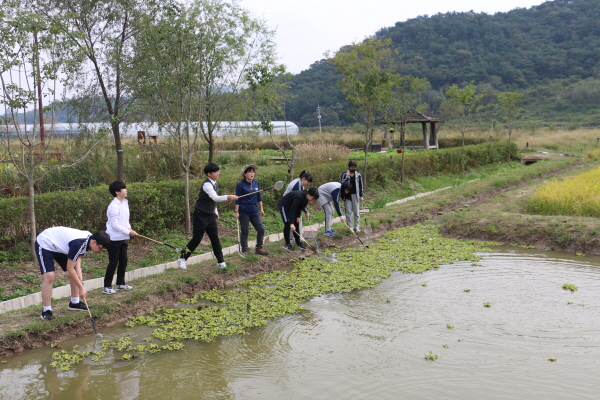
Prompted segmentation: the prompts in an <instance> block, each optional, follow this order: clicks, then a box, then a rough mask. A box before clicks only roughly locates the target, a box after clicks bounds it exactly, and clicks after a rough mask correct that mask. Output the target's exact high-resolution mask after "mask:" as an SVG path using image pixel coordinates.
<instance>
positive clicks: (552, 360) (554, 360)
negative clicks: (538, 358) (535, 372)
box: [548, 357, 556, 362]
mask: <svg viewBox="0 0 600 400" xmlns="http://www.w3.org/2000/svg"><path fill="white" fill-rule="evenodd" d="M548 361H550V362H556V358H554V357H550V358H549V359H548Z"/></svg>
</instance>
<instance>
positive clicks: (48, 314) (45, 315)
mask: <svg viewBox="0 0 600 400" xmlns="http://www.w3.org/2000/svg"><path fill="white" fill-rule="evenodd" d="M40 318H41V319H43V320H46V321H52V320H53V319H54V317H53V316H52V310H48V311H42V315H40Z"/></svg>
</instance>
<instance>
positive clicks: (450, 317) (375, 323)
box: [0, 247, 600, 400]
mask: <svg viewBox="0 0 600 400" xmlns="http://www.w3.org/2000/svg"><path fill="white" fill-rule="evenodd" d="M495 251H496V252H495V253H491V254H485V255H484V257H483V259H482V260H481V261H480V262H479V263H478V265H471V263H470V262H461V263H456V264H453V265H445V266H442V267H441V268H440V269H438V270H432V271H429V272H426V273H424V274H420V275H412V274H402V273H395V274H394V275H392V277H391V278H390V279H387V280H385V281H384V282H382V283H381V284H380V285H379V286H378V287H376V288H374V289H372V290H363V291H355V292H353V293H350V294H343V295H327V296H322V297H319V298H316V299H313V300H312V301H310V302H309V303H307V304H306V307H307V310H306V311H303V312H301V313H299V314H296V315H292V316H288V317H285V318H280V319H278V320H276V321H273V322H272V323H270V324H269V325H268V326H267V327H265V328H261V329H255V330H252V331H251V333H250V334H249V335H246V336H233V337H227V338H223V339H221V340H218V341H217V342H215V343H196V342H186V347H185V349H184V350H183V351H180V352H164V353H158V354H148V355H144V356H143V357H142V358H140V359H136V360H132V361H120V360H118V356H120V355H118V354H116V353H109V354H108V355H107V357H105V365H103V366H102V365H99V364H98V363H83V364H80V365H79V366H77V367H76V368H75V369H73V370H72V371H69V372H57V371H56V369H54V368H50V367H49V366H48V364H49V362H50V358H51V354H52V352H53V351H54V349H51V348H45V349H39V350H35V351H30V352H27V353H25V354H22V355H19V356H18V357H13V358H12V359H9V362H8V363H6V364H2V365H0V399H3V400H4V399H103V400H104V399H160V400H164V399H216V398H219V399H401V398H407V399H457V398H460V399H482V398H485V399H533V398H536V399H574V398H578V399H582V398H589V399H592V398H594V399H595V398H598V397H599V396H600V378H598V374H599V373H600V318H599V317H600V307H599V304H600V301H599V297H600V258H592V257H575V256H572V255H569V254H565V253H554V252H540V251H538V250H524V249H515V248H509V247H496V248H495ZM565 283H569V284H574V285H576V286H577V287H578V288H579V290H578V291H576V292H574V293H571V292H569V291H565V290H563V289H562V285H563V284H565ZM465 289H470V291H469V292H466V291H465ZM484 303H490V305H491V307H489V308H486V307H484ZM448 324H449V325H451V326H453V327H454V328H453V329H449V328H448V326H447V325H448ZM147 329H148V328H143V327H141V328H140V327H138V328H134V329H127V328H123V327H116V328H112V329H104V330H102V332H103V334H104V336H105V339H108V340H111V341H112V340H115V339H116V338H118V337H120V336H122V335H123V332H124V331H126V332H129V333H130V334H131V336H132V338H133V342H134V344H137V343H140V342H142V339H143V338H145V337H146V335H147V333H148V330H147ZM94 343H96V344H99V342H97V341H96V339H94V338H93V337H91V336H88V337H84V338H77V339H75V340H71V341H68V342H64V343H62V347H63V348H65V349H67V350H70V349H71V348H72V347H73V346H74V345H76V344H78V345H79V346H80V348H81V347H85V346H87V345H89V344H94ZM444 345H446V346H447V347H444ZM430 351H431V352H432V354H434V355H437V356H438V359H437V360H435V361H426V360H425V359H424V356H425V354H429V352H430ZM549 358H556V360H557V361H556V362H550V361H549V360H548V359H549Z"/></svg>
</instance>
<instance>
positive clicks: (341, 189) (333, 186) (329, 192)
mask: <svg viewBox="0 0 600 400" xmlns="http://www.w3.org/2000/svg"><path fill="white" fill-rule="evenodd" d="M350 190H351V186H350V183H348V182H344V183H339V182H329V183H325V184H323V185H321V186H319V204H321V207H323V212H324V213H325V233H324V234H325V236H330V237H333V233H334V232H335V231H334V230H333V229H332V226H331V225H332V221H333V210H334V208H335V211H336V212H337V214H338V216H339V217H340V219H341V220H342V222H346V217H344V216H343V215H342V208H341V207H340V197H341V193H344V194H346V193H350ZM332 204H333V205H332Z"/></svg>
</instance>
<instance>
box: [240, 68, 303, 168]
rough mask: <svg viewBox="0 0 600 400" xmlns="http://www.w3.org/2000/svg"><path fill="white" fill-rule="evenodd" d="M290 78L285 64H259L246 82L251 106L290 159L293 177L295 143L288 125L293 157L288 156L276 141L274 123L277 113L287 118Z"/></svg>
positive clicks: (262, 125) (262, 126)
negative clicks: (292, 140) (293, 143)
mask: <svg viewBox="0 0 600 400" xmlns="http://www.w3.org/2000/svg"><path fill="white" fill-rule="evenodd" d="M288 79H289V75H288V74H286V73H285V66H284V65H268V64H264V65H257V66H255V67H253V68H249V69H248V71H247V73H246V82H247V83H248V86H249V91H248V92H249V93H248V94H249V96H248V99H249V100H250V102H251V103H252V104H253V106H252V107H249V108H250V109H251V110H252V111H251V112H252V114H253V115H254V116H255V117H256V118H258V120H259V121H260V127H261V130H262V131H263V132H267V134H268V135H269V136H270V138H271V141H272V142H273V145H274V146H275V148H277V150H279V151H281V153H282V155H283V157H284V158H285V159H286V160H288V162H287V163H288V173H289V174H290V178H291V179H293V177H294V145H292V143H291V142H290V139H289V135H288V133H287V125H286V131H285V137H286V140H287V142H288V146H289V148H290V149H291V153H292V157H291V158H288V157H287V155H286V152H285V147H284V146H282V145H281V144H279V143H277V142H276V141H275V138H274V137H273V124H272V121H273V118H274V116H275V115H280V114H283V116H284V120H285V102H286V100H288V99H289V93H288V91H289V84H288Z"/></svg>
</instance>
